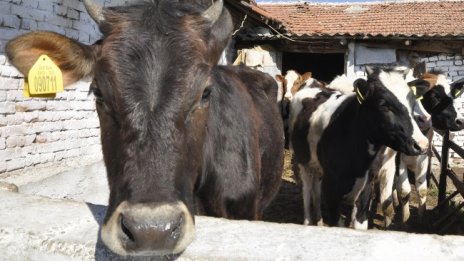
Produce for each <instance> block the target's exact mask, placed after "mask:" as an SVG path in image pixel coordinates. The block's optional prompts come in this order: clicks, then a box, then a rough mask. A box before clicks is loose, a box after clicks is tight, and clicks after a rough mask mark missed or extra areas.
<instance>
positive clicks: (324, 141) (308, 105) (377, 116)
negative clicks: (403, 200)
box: [291, 67, 428, 228]
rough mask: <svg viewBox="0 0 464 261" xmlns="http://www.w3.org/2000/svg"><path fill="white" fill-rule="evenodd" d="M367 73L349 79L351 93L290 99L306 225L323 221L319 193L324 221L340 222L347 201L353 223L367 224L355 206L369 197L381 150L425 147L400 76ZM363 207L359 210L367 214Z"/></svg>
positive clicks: (311, 91) (316, 92) (310, 93)
mask: <svg viewBox="0 0 464 261" xmlns="http://www.w3.org/2000/svg"><path fill="white" fill-rule="evenodd" d="M366 72H367V80H364V79H358V80H356V81H355V82H354V83H353V86H354V89H355V93H353V94H342V93H341V92H338V91H333V90H330V89H326V88H304V89H302V90H301V91H299V92H298V93H296V95H295V97H293V100H292V109H291V113H292V114H293V115H292V116H291V119H293V120H292V122H291V126H292V128H291V141H292V148H293V150H294V153H295V160H296V162H297V163H298V166H299V170H300V176H301V178H302V181H303V200H304V210H305V221H304V223H305V224H314V223H317V224H321V222H322V220H321V218H322V216H321V196H322V199H323V200H324V202H325V203H326V204H327V210H328V212H327V220H326V223H327V224H328V225H330V226H334V225H337V223H338V224H340V223H339V218H340V206H341V204H342V202H343V201H346V202H347V203H348V204H351V205H353V206H354V207H353V217H354V218H353V222H354V224H353V225H354V227H355V228H367V219H366V221H359V220H360V218H359V217H358V216H359V215H357V209H359V208H360V207H363V206H365V205H366V204H367V203H368V201H369V199H370V198H369V197H360V193H361V191H363V190H364V188H365V187H368V186H370V184H371V183H372V182H368V179H369V177H368V170H369V167H370V165H371V163H372V161H373V160H374V158H375V156H376V155H377V152H378V151H379V149H380V148H381V147H382V146H384V145H387V146H390V147H392V148H395V149H396V150H398V151H401V152H404V153H406V154H408V155H418V154H421V153H424V152H425V151H426V150H427V148H428V140H427V139H426V137H424V135H423V134H422V133H421V132H420V130H419V128H418V126H417V124H416V122H415V121H414V119H413V115H412V110H413V107H414V104H415V96H414V94H413V93H412V92H411V89H410V88H409V86H408V85H407V83H406V81H405V79H404V75H403V74H402V73H400V72H397V71H394V70H385V69H380V68H370V67H367V68H366ZM295 115H296V116H295ZM364 191H366V190H364ZM366 193H367V192H366ZM364 198H367V203H366V200H365V199H364ZM366 208H367V207H363V209H362V211H360V212H363V213H364V212H365V213H366V215H367V211H366V210H365V209H366ZM311 209H312V210H311ZM312 212H313V213H312Z"/></svg>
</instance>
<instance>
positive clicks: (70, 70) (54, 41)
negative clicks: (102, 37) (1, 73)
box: [5, 32, 100, 86]
mask: <svg viewBox="0 0 464 261" xmlns="http://www.w3.org/2000/svg"><path fill="white" fill-rule="evenodd" d="M99 49H100V48H98V47H97V46H94V47H92V46H87V45H84V44H81V43H79V42H77V41H75V40H73V39H70V38H68V37H65V36H62V35H60V34H57V33H52V32H32V33H28V34H25V35H21V36H19V37H17V38H15V39H13V40H11V41H9V42H8V43H7V45H6V48H5V51H6V55H7V57H8V60H9V61H10V63H11V64H13V66H15V67H16V68H17V69H18V70H19V71H20V72H21V73H22V74H23V75H24V76H26V77H27V74H28V73H29V70H30V69H31V67H32V66H33V65H34V63H35V62H36V61H37V59H38V58H39V57H40V56H41V55H43V54H45V55H47V56H48V57H50V59H51V60H52V61H53V62H54V63H55V64H56V65H57V66H58V67H59V68H60V69H61V72H62V73H63V82H64V85H65V86H66V85H69V84H71V83H73V82H76V81H78V80H80V79H82V78H84V77H87V76H89V75H91V74H92V72H93V68H94V64H95V60H96V58H95V57H96V55H97V54H96V52H98V51H97V50H99Z"/></svg>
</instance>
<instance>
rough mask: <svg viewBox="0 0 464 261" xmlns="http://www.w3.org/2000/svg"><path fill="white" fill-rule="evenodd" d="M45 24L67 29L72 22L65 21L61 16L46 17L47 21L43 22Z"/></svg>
mask: <svg viewBox="0 0 464 261" xmlns="http://www.w3.org/2000/svg"><path fill="white" fill-rule="evenodd" d="M45 23H48V24H52V25H56V26H59V27H63V28H68V27H71V26H72V21H71V20H70V19H67V18H65V17H61V16H56V15H53V16H50V17H47V19H46V20H45ZM63 34H64V33H63Z"/></svg>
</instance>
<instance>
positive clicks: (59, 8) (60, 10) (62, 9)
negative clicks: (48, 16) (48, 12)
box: [54, 5, 68, 16]
mask: <svg viewBox="0 0 464 261" xmlns="http://www.w3.org/2000/svg"><path fill="white" fill-rule="evenodd" d="M67 12H68V7H67V6H63V5H55V7H54V13H55V14H57V15H59V16H65V15H66V13H67Z"/></svg>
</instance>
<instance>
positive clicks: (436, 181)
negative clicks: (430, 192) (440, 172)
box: [429, 173, 438, 187]
mask: <svg viewBox="0 0 464 261" xmlns="http://www.w3.org/2000/svg"><path fill="white" fill-rule="evenodd" d="M430 177H431V178H432V181H433V183H435V186H437V187H438V180H437V178H436V177H435V175H433V173H432V174H431V175H430ZM430 183H431V182H430ZM429 186H430V184H429Z"/></svg>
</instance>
